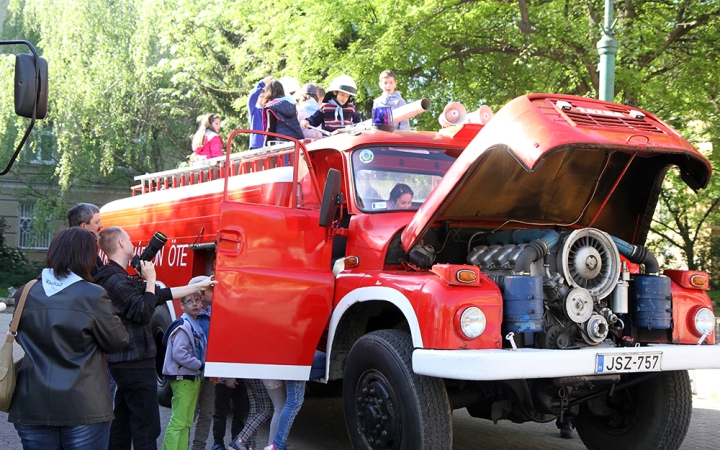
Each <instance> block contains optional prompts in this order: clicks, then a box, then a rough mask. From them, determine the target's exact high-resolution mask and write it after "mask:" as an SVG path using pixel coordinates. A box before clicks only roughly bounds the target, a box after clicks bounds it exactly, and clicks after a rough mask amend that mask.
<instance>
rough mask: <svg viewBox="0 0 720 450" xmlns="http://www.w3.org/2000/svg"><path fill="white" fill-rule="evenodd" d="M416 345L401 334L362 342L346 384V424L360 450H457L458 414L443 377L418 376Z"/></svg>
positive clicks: (375, 336) (391, 332) (371, 337)
mask: <svg viewBox="0 0 720 450" xmlns="http://www.w3.org/2000/svg"><path fill="white" fill-rule="evenodd" d="M412 351H413V346H412V340H411V339H410V336H409V335H408V334H407V333H405V332H402V331H399V330H379V331H375V332H372V333H369V334H366V335H365V336H363V337H361V338H360V339H358V341H357V342H356V343H355V345H353V348H352V350H350V354H349V355H348V359H347V365H346V366H345V373H344V379H343V405H344V410H345V425H346V427H347V430H348V435H349V436H350V441H351V443H352V446H353V448H354V449H355V450H361V449H362V450H385V449H399V450H421V449H433V450H443V449H448V450H449V449H452V409H451V407H450V402H449V400H448V396H447V392H446V391H445V385H444V383H443V381H442V380H441V379H439V378H431V377H425V376H421V375H417V374H416V373H414V372H413V371H412V364H411V357H412Z"/></svg>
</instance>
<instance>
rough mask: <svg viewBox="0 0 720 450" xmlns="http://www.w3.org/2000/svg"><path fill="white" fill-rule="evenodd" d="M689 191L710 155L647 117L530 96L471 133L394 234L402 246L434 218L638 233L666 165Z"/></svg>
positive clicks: (699, 183)
mask: <svg viewBox="0 0 720 450" xmlns="http://www.w3.org/2000/svg"><path fill="white" fill-rule="evenodd" d="M672 166H677V167H678V168H679V170H680V173H681V176H682V178H683V180H684V181H685V182H686V183H687V184H688V185H689V186H690V187H691V188H693V189H695V190H697V189H700V188H703V187H705V186H707V183H708V181H709V179H710V175H711V166H710V162H709V161H708V160H707V159H706V158H705V157H704V156H703V155H702V154H701V153H700V152H698V151H697V150H696V149H695V148H694V147H693V146H692V145H691V144H690V143H689V142H688V141H687V140H686V139H685V138H683V137H682V136H681V135H680V134H679V133H677V132H676V131H675V130H674V129H672V128H671V127H670V126H669V125H667V124H666V123H664V122H663V121H662V120H660V119H658V118H657V117H655V116H654V115H652V114H650V113H648V112H646V111H642V110H639V109H637V108H632V107H629V106H624V105H618V104H615V103H609V102H604V101H600V100H595V99H589V98H582V97H574V96H567V95H553V94H529V95H525V96H522V97H518V98H516V99H514V100H512V101H511V102H510V103H508V104H507V105H506V106H504V107H503V108H502V109H501V110H500V111H498V113H497V114H496V115H495V116H494V117H493V118H492V119H491V120H490V121H489V123H487V124H486V125H485V127H484V128H483V129H482V130H481V131H480V133H478V135H477V136H476V137H475V139H473V140H472V141H471V142H470V144H469V145H468V147H467V148H466V149H465V151H463V153H462V154H461V155H460V156H459V157H458V159H457V161H456V162H455V163H454V164H453V165H452V166H451V167H450V169H449V170H448V172H447V174H446V175H445V176H444V177H443V180H442V181H441V182H440V184H439V185H438V186H437V187H436V188H435V189H434V190H433V192H432V193H431V194H430V196H429V197H428V198H427V200H426V201H425V202H424V204H423V205H422V206H421V207H420V209H419V210H418V212H417V214H416V215H415V216H414V218H413V219H412V221H411V222H410V224H409V225H408V226H407V227H406V229H405V230H404V232H403V234H402V244H403V247H404V248H405V249H409V248H411V247H412V246H413V245H415V243H416V242H417V241H418V240H419V239H421V238H422V236H423V235H424V233H425V232H426V231H427V229H428V228H430V227H432V226H435V225H437V224H439V222H441V221H447V220H450V221H462V222H463V223H464V222H466V221H472V222H476V223H478V224H480V223H484V224H486V225H487V226H490V227H500V226H502V227H503V228H506V229H507V228H522V227H527V226H548V227H552V226H555V227H584V226H594V227H597V228H600V229H602V230H604V231H606V232H608V233H611V234H613V235H616V236H618V237H620V238H622V239H624V240H626V241H629V242H632V243H634V244H640V245H642V244H643V243H644V241H645V238H646V235H647V232H648V229H649V226H650V220H651V219H652V215H653V212H654V210H655V205H656V203H657V199H658V195H659V193H660V190H661V187H662V181H663V179H664V177H665V173H666V172H667V170H668V169H669V168H671V167H672Z"/></svg>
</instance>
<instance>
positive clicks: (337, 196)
mask: <svg viewBox="0 0 720 450" xmlns="http://www.w3.org/2000/svg"><path fill="white" fill-rule="evenodd" d="M341 178H342V175H341V174H340V171H339V170H336V169H330V170H329V171H328V176H327V180H326V181H325V189H324V190H323V197H322V204H321V205H320V226H321V227H329V226H330V225H332V223H333V219H334V218H335V213H336V212H337V207H338V205H340V204H342V202H343V198H342V194H341V193H340V179H341Z"/></svg>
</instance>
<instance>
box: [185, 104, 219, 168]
mask: <svg viewBox="0 0 720 450" xmlns="http://www.w3.org/2000/svg"><path fill="white" fill-rule="evenodd" d="M219 132H220V116H218V115H216V114H208V115H207V116H205V117H203V119H202V120H201V121H200V126H199V127H198V130H197V131H196V132H195V136H193V140H192V148H193V152H194V153H195V155H194V156H195V158H194V159H193V161H199V160H202V159H207V158H215V157H217V156H222V154H223V151H222V146H223V144H222V138H221V137H220V135H219V134H218V133H219Z"/></svg>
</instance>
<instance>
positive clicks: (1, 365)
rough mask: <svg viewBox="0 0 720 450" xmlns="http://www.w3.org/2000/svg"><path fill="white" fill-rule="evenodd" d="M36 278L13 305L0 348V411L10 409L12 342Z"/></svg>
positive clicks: (12, 371) (12, 372) (12, 387)
mask: <svg viewBox="0 0 720 450" xmlns="http://www.w3.org/2000/svg"><path fill="white" fill-rule="evenodd" d="M36 282H37V280H32V281H29V282H28V283H27V284H26V285H25V288H24V289H23V292H22V295H21V296H20V300H19V301H18V302H17V305H15V316H14V317H13V320H12V323H10V330H9V331H8V333H7V338H5V344H4V345H3V347H2V349H1V350H0V411H4V412H8V410H10V402H11V401H12V397H13V392H14V391H15V377H16V374H15V365H14V364H13V342H15V334H16V333H17V329H18V325H19V324H20V316H22V312H23V308H24V307H25V299H26V298H27V296H28V292H30V288H31V287H33V285H34V284H35V283H36Z"/></svg>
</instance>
